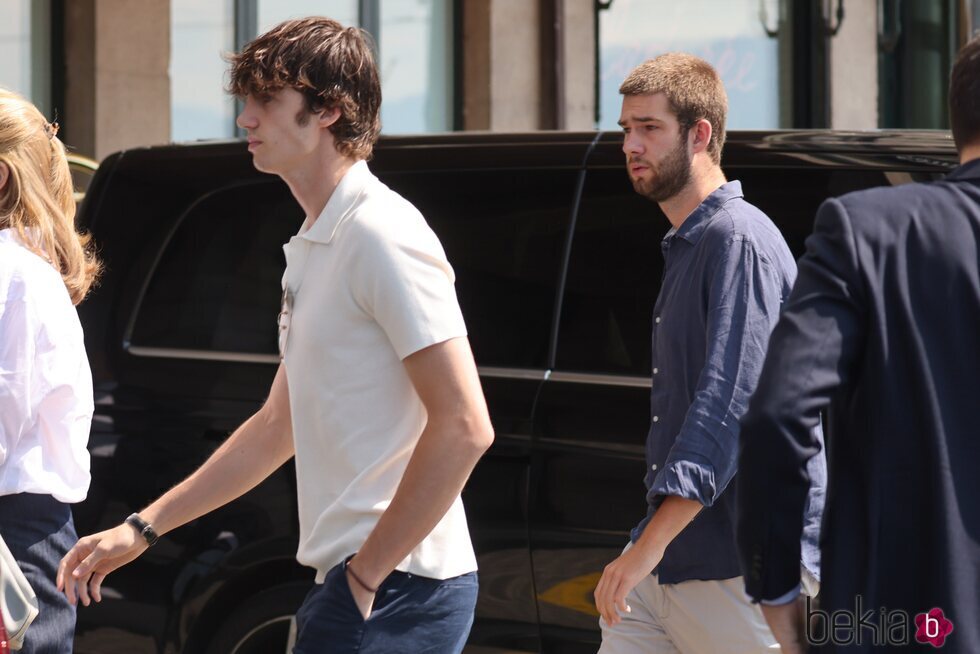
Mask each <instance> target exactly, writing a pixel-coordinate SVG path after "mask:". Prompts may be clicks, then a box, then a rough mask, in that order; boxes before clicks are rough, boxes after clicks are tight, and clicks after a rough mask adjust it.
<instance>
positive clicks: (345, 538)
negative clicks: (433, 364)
mask: <svg viewBox="0 0 980 654" xmlns="http://www.w3.org/2000/svg"><path fill="white" fill-rule="evenodd" d="M309 222H310V221H309V219H307V222H306V223H305V224H304V225H303V227H302V228H301V229H300V233H299V234H297V235H296V236H294V237H293V238H292V239H290V241H289V243H287V244H286V245H285V246H284V248H283V249H284V250H285V252H286V274H285V275H284V277H283V286H284V290H285V291H286V293H287V294H288V295H289V297H290V310H289V321H288V328H287V330H286V333H285V335H284V338H282V339H281V344H282V342H283V341H284V342H285V345H284V361H285V367H286V377H287V379H288V381H289V404H290V409H291V411H292V420H293V438H294V440H295V445H296V478H297V493H298V497H299V526H300V538H299V550H298V552H297V559H298V560H299V562H300V563H303V564H305V565H308V566H311V567H314V568H316V570H317V581H318V582H321V581H322V580H323V578H324V576H325V575H326V573H327V571H328V570H329V569H330V568H332V567H333V566H335V565H336V564H338V563H340V562H341V561H342V560H343V559H344V557H346V556H347V555H349V554H352V553H354V552H356V551H357V550H358V549H359V548H360V547H361V545H362V544H363V543H364V541H365V540H366V539H367V537H368V534H370V533H371V531H372V530H373V529H374V526H375V524H377V522H378V518H379V517H380V516H381V514H382V513H383V512H384V510H385V509H386V508H387V507H388V504H389V503H390V502H391V499H392V498H393V497H394V495H395V490H396V489H397V488H398V484H399V482H400V481H401V479H402V475H403V474H404V472H405V468H406V467H407V465H408V460H409V458H410V457H411V455H412V452H413V451H414V449H415V444H416V443H417V442H418V439H419V436H420V435H421V434H422V430H423V428H424V427H425V424H426V413H425V407H424V406H423V405H422V402H421V400H420V399H419V397H418V394H417V393H416V392H415V388H414V387H413V386H412V382H411V380H410V379H409V377H408V374H407V372H406V370H405V366H404V364H403V363H402V359H404V358H405V357H407V356H408V355H410V354H412V353H414V352H417V351H419V350H421V349H423V348H425V347H428V346H430V345H435V344H436V343H441V342H443V341H446V340H449V339H451V338H454V337H458V336H465V335H466V327H465V325H464V324H463V317H462V314H461V313H460V310H459V304H458V302H457V300H456V292H455V288H454V286H453V283H454V281H455V277H454V274H453V271H452V268H451V267H450V266H449V263H448V262H447V261H446V255H445V252H444V251H443V249H442V245H441V244H440V243H439V240H438V238H436V235H435V234H434V233H433V232H432V230H431V229H430V228H429V226H428V225H427V224H426V222H425V219H424V218H423V217H422V215H421V214H420V213H419V211H418V210H417V209H416V208H415V207H413V206H412V205H411V204H410V203H409V202H407V201H406V200H405V199H404V198H402V197H401V196H399V195H398V194H397V193H395V192H394V191H392V190H391V189H389V188H388V187H387V186H385V185H384V184H382V183H381V182H380V181H379V180H378V179H377V178H376V177H375V176H374V175H373V174H372V173H371V171H370V170H368V166H367V163H366V162H363V161H359V162H357V163H356V164H355V165H354V166H353V167H352V168H351V169H350V170H349V171H348V172H347V174H346V175H345V176H344V178H343V179H342V180H341V182H340V184H339V185H338V186H337V188H336V190H334V192H333V195H331V196H330V200H329V202H327V205H326V206H325V207H324V208H323V212H322V213H321V214H320V216H319V217H318V218H317V220H316V221H315V222H314V223H313V225H312V227H310V226H309ZM397 569H398V570H401V571H404V572H410V573H412V574H417V575H422V576H425V577H432V578H436V579H447V578H450V577H455V576H457V575H461V574H465V573H467V572H472V571H474V570H476V557H475V556H474V554H473V547H472V545H471V543H470V536H469V530H468V528H467V525H466V516H465V514H464V512H463V504H462V500H461V499H460V498H459V497H457V498H456V501H455V502H454V503H453V505H452V507H451V508H450V509H449V511H448V512H447V513H446V515H445V516H444V517H443V519H442V520H441V521H440V522H439V524H437V525H436V527H435V528H434V529H433V530H432V532H431V533H430V534H429V535H428V536H427V537H426V538H425V540H423V541H422V542H421V543H420V544H419V545H418V547H416V548H415V549H414V550H413V551H412V553H411V554H409V556H408V557H407V558H406V559H405V560H404V561H402V562H401V563H400V564H399V565H398V566H397Z"/></svg>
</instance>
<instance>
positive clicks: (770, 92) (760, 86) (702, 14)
mask: <svg viewBox="0 0 980 654" xmlns="http://www.w3.org/2000/svg"><path fill="white" fill-rule="evenodd" d="M760 3H761V4H760ZM778 4H779V2H778V0H730V1H728V2H717V0H686V1H685V2H677V1H676V0H616V1H615V2H613V3H612V4H611V5H610V8H609V9H607V10H605V11H601V12H599V88H600V92H599V112H600V121H599V125H600V128H602V129H616V121H617V120H619V111H620V104H621V96H620V95H619V85H620V84H621V83H622V82H623V80H624V79H625V78H626V76H627V75H628V74H629V72H630V71H631V70H632V69H633V68H634V67H636V66H637V65H639V64H641V63H643V62H644V61H646V60H647V59H652V58H653V57H655V56H657V55H659V54H663V53H665V52H671V51H683V52H689V53H691V54H694V55H697V56H699V57H702V58H704V59H705V60H707V61H708V62H710V63H711V64H712V65H713V66H714V67H715V69H716V70H717V71H718V73H719V75H721V78H722V80H723V81H724V83H725V89H726V90H727V92H728V105H729V108H728V128H729V129H761V128H776V127H780V126H781V122H780V110H779V107H780V97H779V94H780V87H779V67H778V62H779V45H778V41H777V40H776V39H775V38H770V37H769V36H767V34H766V30H765V29H764V27H763V23H762V19H761V17H760V6H761V7H762V8H764V9H765V10H766V15H767V16H768V17H769V21H770V23H771V24H770V25H769V28H770V29H774V28H775V27H776V21H777V18H778Z"/></svg>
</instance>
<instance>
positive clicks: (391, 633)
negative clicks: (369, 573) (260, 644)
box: [293, 564, 478, 654]
mask: <svg viewBox="0 0 980 654" xmlns="http://www.w3.org/2000/svg"><path fill="white" fill-rule="evenodd" d="M477 587H478V583H477V578H476V573H475V572H471V573H469V574H465V575H462V576H459V577H453V578H451V579H445V580H440V579H429V578H428V577H419V576H418V575H412V574H408V573H406V572H398V571H395V572H393V573H391V575H389V576H388V578H387V579H385V581H384V583H382V584H381V586H380V588H379V589H378V594H377V596H376V597H375V600H374V608H373V609H372V611H371V615H370V616H369V617H368V619H367V621H365V620H364V619H363V618H362V617H361V612H360V611H359V610H358V608H357V605H356V604H355V603H354V597H353V595H351V592H350V586H348V585H347V575H346V573H345V572H344V567H343V564H340V565H337V566H336V567H334V568H333V569H332V570H330V572H328V573H327V576H326V578H325V579H324V580H323V583H322V584H318V585H316V586H314V588H313V590H311V591H310V594H309V595H307V596H306V600H305V601H304V602H303V606H301V607H300V610H299V611H298V612H297V614H296V628H297V634H296V647H295V649H293V654H314V653H315V654H355V653H356V654H382V653H383V654H391V653H392V652H412V654H459V652H461V651H462V650H463V645H465V644H466V637H467V636H468V635H469V633H470V627H471V626H472V625H473V609H474V608H475V607H476V593H477Z"/></svg>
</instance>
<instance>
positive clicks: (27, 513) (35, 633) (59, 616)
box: [0, 493, 78, 654]
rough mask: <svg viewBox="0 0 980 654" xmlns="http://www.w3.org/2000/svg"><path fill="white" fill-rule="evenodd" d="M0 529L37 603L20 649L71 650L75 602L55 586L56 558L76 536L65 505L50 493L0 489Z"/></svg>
mask: <svg viewBox="0 0 980 654" xmlns="http://www.w3.org/2000/svg"><path fill="white" fill-rule="evenodd" d="M0 534H3V540H4V542H6V543H7V547H9V548H10V551H11V553H12V554H13V555H14V558H15V559H17V563H18V564H19V565H20V569H21V570H23V571H24V576H25V577H27V581H29V582H30V583H31V587H33V588H34V592H35V593H36V594H37V600H38V605H39V607H40V612H39V613H38V615H37V617H36V618H35V619H34V622H32V623H31V626H30V627H28V628H27V634H26V636H25V638H24V648H23V649H22V650H20V652H21V654H62V653H64V654H71V651H72V645H73V639H74V637H75V607H74V606H72V605H71V604H69V603H68V600H67V599H65V595H64V594H63V593H59V592H58V591H57V589H56V588H55V575H56V574H57V572H58V563H60V562H61V557H63V556H64V555H65V554H67V553H68V550H69V549H70V548H71V546H72V545H74V544H75V541H76V540H78V537H77V536H76V534H75V523H74V522H73V521H72V517H71V509H70V508H69V507H68V505H67V504H64V503H62V502H59V501H58V500H56V499H54V498H53V497H51V496H50V495H35V494H33V493H19V494H17V495H0Z"/></svg>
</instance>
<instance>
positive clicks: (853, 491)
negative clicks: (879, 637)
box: [737, 159, 980, 652]
mask: <svg viewBox="0 0 980 654" xmlns="http://www.w3.org/2000/svg"><path fill="white" fill-rule="evenodd" d="M978 241H980V159H978V160H973V161H971V162H969V163H967V164H965V165H963V166H960V167H959V168H957V169H956V170H954V171H953V172H952V173H951V174H950V175H949V176H948V177H947V178H946V179H944V180H943V181H939V182H933V183H928V184H907V185H904V186H899V187H895V188H877V189H870V190H866V191H860V192H857V193H851V194H848V195H845V196H843V197H841V198H838V199H831V200H828V201H826V202H824V204H823V205H822V206H821V207H820V209H819V211H818V213H817V219H816V225H815V230H814V233H813V235H811V236H810V238H809V239H808V240H807V250H806V254H805V255H804V256H803V258H802V259H801V260H800V262H799V276H798V278H797V281H796V284H795V286H794V288H793V292H792V293H791V295H790V298H789V300H788V301H787V303H786V304H785V306H784V311H783V314H782V316H781V318H780V320H779V323H778V324H777V326H776V328H775V331H774V332H773V335H772V338H771V340H770V342H769V351H768V354H767V357H766V362H765V364H764V366H763V370H762V374H761V378H760V381H759V385H758V388H757V391H756V393H755V395H754V396H753V398H752V400H751V401H750V403H749V410H748V412H747V413H746V416H745V418H744V419H743V421H742V437H741V442H740V458H739V464H738V465H739V474H738V481H737V491H738V512H739V520H738V528H737V530H738V543H739V549H740V556H741V557H742V565H743V570H744V572H745V579H746V590H747V592H748V594H749V595H750V596H752V597H753V598H755V599H761V598H774V597H778V596H780V595H782V594H784V593H786V592H788V591H789V590H791V589H792V588H793V586H794V585H795V584H797V583H798V581H799V576H800V575H799V560H800V532H801V530H802V526H803V524H802V521H803V509H804V503H805V501H806V493H807V487H808V479H807V475H806V465H805V464H806V461H807V460H808V459H809V458H811V457H812V456H814V455H815V454H817V452H818V451H819V446H818V444H817V443H816V442H815V441H814V439H813V438H812V436H811V432H812V430H811V427H812V426H813V425H814V424H816V423H817V421H818V420H819V415H820V412H821V411H822V410H823V409H825V408H826V409H828V414H829V418H828V422H829V425H828V427H829V429H828V430H827V434H826V443H827V445H826V446H827V457H828V488H827V498H826V504H825V511H824V518H823V529H822V537H821V549H822V555H823V565H822V589H821V593H820V608H821V609H822V610H824V611H827V612H828V613H829V612H832V611H835V610H838V609H843V610H850V611H852V612H853V611H854V608H855V604H856V601H857V596H858V595H860V596H861V605H862V606H863V608H864V609H866V610H869V609H870V610H873V611H874V612H875V620H876V621H877V620H878V619H879V616H880V610H881V609H882V608H885V609H886V610H887V611H895V610H901V611H905V612H907V613H908V614H909V616H910V619H914V616H915V615H916V614H918V613H921V612H923V611H928V610H930V609H932V608H934V607H939V608H941V609H942V610H943V612H944V614H945V616H946V617H947V618H949V620H950V621H951V622H952V623H953V625H954V630H953V632H952V633H951V634H950V635H949V637H948V639H947V640H946V643H945V647H944V650H943V651H946V652H968V651H969V652H977V651H980V650H978V648H980V415H978V414H980V273H978V268H980V256H978ZM889 615H890V616H891V617H893V618H895V619H896V620H897V619H898V617H899V616H897V615H892V614H889ZM915 633H916V626H915V624H914V623H913V624H912V625H911V631H910V635H911V636H912V644H913V645H914V644H915V640H914V635H915ZM872 636H873V634H872V633H871V630H870V629H865V631H864V639H863V640H864V644H863V646H856V645H855V646H850V647H839V648H838V647H835V646H833V645H831V646H829V647H828V648H827V649H826V650H821V651H840V650H844V649H846V651H871V649H872V647H871V645H872V643H871V642H869V640H870V638H871V637H872ZM926 649H927V650H928V649H930V648H929V647H928V646H926ZM875 651H877V650H875Z"/></svg>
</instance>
